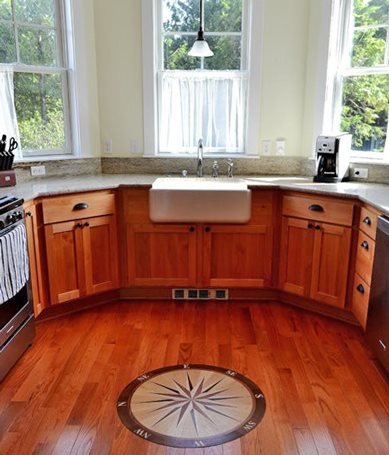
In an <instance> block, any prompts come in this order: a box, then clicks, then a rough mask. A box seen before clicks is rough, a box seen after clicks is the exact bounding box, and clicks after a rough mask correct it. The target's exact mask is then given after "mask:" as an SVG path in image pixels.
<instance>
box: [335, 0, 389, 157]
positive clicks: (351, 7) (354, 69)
mask: <svg viewBox="0 0 389 455" xmlns="http://www.w3.org/2000/svg"><path fill="white" fill-rule="evenodd" d="M335 8H338V10H339V11H340V14H339V18H338V21H337V24H336V25H335V27H336V28H337V30H336V32H337V39H336V40H335V41H334V47H335V48H337V49H338V52H337V53H335V54H334V56H335V59H337V63H336V64H335V66H334V68H335V71H334V73H333V75H334V78H333V85H334V87H333V98H332V100H331V101H332V102H333V106H332V112H331V111H329V113H328V115H329V117H330V118H332V119H333V123H332V125H331V123H330V127H331V126H332V129H333V130H336V129H338V130H339V129H340V130H341V131H347V132H350V133H351V134H352V136H353V142H352V149H353V151H354V152H355V153H354V155H357V156H367V157H374V158H377V157H380V158H384V157H387V156H388V155H389V141H388V140H387V138H388V127H389V124H388V113H389V0H342V1H338V2H335ZM335 16H336V15H335ZM335 22H336V21H335Z"/></svg>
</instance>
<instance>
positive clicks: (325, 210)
mask: <svg viewBox="0 0 389 455" xmlns="http://www.w3.org/2000/svg"><path fill="white" fill-rule="evenodd" d="M353 210H354V205H353V203H352V202H348V201H342V200H335V199H325V198H317V197H313V196H294V195H285V196H284V197H283V202H282V213H283V215H287V216H294V217H298V218H306V219H310V220H316V221H324V222H326V223H334V224H342V225H344V226H351V225H352V222H353Z"/></svg>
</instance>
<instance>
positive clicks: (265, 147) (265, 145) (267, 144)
mask: <svg viewBox="0 0 389 455" xmlns="http://www.w3.org/2000/svg"><path fill="white" fill-rule="evenodd" d="M270 154H271V141H269V140H268V139H265V140H263V141H262V155H265V156H266V155H270Z"/></svg>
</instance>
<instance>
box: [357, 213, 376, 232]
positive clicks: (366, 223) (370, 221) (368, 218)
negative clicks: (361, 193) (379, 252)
mask: <svg viewBox="0 0 389 455" xmlns="http://www.w3.org/2000/svg"><path fill="white" fill-rule="evenodd" d="M359 229H360V230H361V231H363V232H364V233H365V234H367V235H368V236H369V237H371V238H372V239H373V240H375V236H376V231H377V213H376V212H374V211H373V210H371V209H368V208H367V207H361V215H360V218H359Z"/></svg>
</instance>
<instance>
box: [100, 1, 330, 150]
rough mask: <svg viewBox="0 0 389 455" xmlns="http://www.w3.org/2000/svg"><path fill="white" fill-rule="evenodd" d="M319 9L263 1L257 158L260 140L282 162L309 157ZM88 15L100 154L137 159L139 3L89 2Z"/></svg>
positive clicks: (140, 108) (307, 4)
mask: <svg viewBox="0 0 389 455" xmlns="http://www.w3.org/2000/svg"><path fill="white" fill-rule="evenodd" d="M254 1H256V0H254ZM323 1H328V0H323ZM317 2H319V3H320V1H319V0H264V35H263V50H262V64H261V68H262V69H261V89H260V108H261V112H260V123H259V125H258V150H260V144H261V141H262V140H263V139H270V140H272V141H275V140H276V139H277V138H284V139H285V140H286V153H287V155H290V156H296V155H303V156H308V155H309V154H310V153H311V149H310V147H309V145H307V144H309V141H310V139H311V132H310V131H309V128H307V127H305V126H304V122H308V124H309V122H310V120H311V115H314V111H315V106H314V103H315V96H314V95H315V90H316V85H317V84H316V71H315V69H311V70H310V71H307V64H309V65H311V64H312V63H313V62H314V60H315V58H316V57H315V46H316V45H317V43H316V42H315V36H314V35H315V30H314V28H312V27H310V21H311V20H313V21H314V22H315V21H317V20H319V19H318V12H319V9H318V8H317V7H315V6H314V4H315V3H317ZM310 5H313V9H312V8H310ZM94 13H95V16H94V17H95V35H96V57H97V77H98V93H99V112H100V129H101V134H100V141H101V144H100V147H101V150H103V142H104V139H105V138H111V139H112V148H113V151H112V153H111V154H109V155H108V154H106V153H104V152H103V155H104V156H135V155H142V153H143V99H142V34H141V21H142V17H141V0H112V1H109V2H107V1H106V0H95V1H94ZM258 49H259V46H258ZM307 78H310V80H308V81H307ZM306 112H308V116H307V115H306V114H305V113H306ZM308 138H309V139H308ZM303 144H304V146H303ZM137 146H138V147H139V151H138V152H137V151H136V148H137ZM273 153H275V152H274V147H273Z"/></svg>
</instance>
